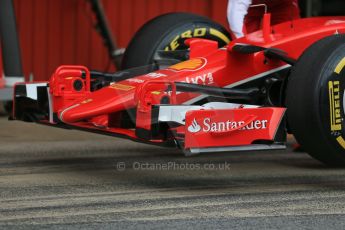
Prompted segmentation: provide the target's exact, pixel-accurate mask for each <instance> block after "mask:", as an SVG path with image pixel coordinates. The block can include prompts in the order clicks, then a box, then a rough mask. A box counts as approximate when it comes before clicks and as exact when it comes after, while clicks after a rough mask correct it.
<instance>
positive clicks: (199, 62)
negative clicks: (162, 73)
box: [168, 58, 207, 72]
mask: <svg viewBox="0 0 345 230" xmlns="http://www.w3.org/2000/svg"><path fill="white" fill-rule="evenodd" d="M206 64H207V60H206V59H205V58H193V59H190V60H188V61H184V62H180V63H178V64H176V65H173V66H170V67H169V68H168V70H172V71H175V72H180V71H197V70H200V69H202V68H203V67H204V66H205V65H206Z"/></svg>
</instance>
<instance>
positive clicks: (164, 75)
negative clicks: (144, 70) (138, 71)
mask: <svg viewBox="0 0 345 230" xmlns="http://www.w3.org/2000/svg"><path fill="white" fill-rule="evenodd" d="M146 76H148V77H151V78H159V77H166V76H167V75H166V74H163V73H149V74H146Z"/></svg>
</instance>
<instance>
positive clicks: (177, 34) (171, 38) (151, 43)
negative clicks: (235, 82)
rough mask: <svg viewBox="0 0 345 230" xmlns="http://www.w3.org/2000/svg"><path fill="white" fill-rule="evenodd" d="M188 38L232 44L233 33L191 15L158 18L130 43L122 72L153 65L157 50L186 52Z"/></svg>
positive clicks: (200, 17)
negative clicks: (231, 34) (185, 42)
mask: <svg viewBox="0 0 345 230" xmlns="http://www.w3.org/2000/svg"><path fill="white" fill-rule="evenodd" d="M187 38H204V39H210V40H214V41H217V42H218V44H219V46H220V47H222V46H225V45H226V44H227V43H229V42H230V34H229V33H228V31H227V30H226V29H225V28H224V27H223V26H221V25H220V24H218V23H216V22H213V21H212V20H210V19H208V18H206V17H203V16H199V15H195V14H190V13H168V14H164V15H161V16H158V17H156V18H154V19H152V20H150V21H149V22H147V23H146V24H145V25H144V26H143V27H141V28H140V29H139V31H138V32H136V34H135V35H134V37H133V38H132V40H131V41H130V43H129V45H128V47H127V49H126V52H125V54H124V57H123V61H122V69H129V68H133V67H138V66H143V65H148V64H151V63H153V59H154V55H155V53H156V52H157V51H158V50H169V51H172V50H184V49H188V47H187V46H186V45H185V44H184V41H185V40H186V39H187Z"/></svg>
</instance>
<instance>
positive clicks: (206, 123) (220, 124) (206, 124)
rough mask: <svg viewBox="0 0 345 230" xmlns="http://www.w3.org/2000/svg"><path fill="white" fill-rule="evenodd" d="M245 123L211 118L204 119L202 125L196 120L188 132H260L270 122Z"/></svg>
mask: <svg viewBox="0 0 345 230" xmlns="http://www.w3.org/2000/svg"><path fill="white" fill-rule="evenodd" d="M245 124H246V122H245V121H231V120H227V121H217V122H215V121H212V119H211V118H204V120H203V121H202V123H201V124H199V123H198V122H197V120H196V119H195V118H194V120H193V122H192V124H191V125H190V126H188V128H187V129H188V131H189V132H191V133H198V132H200V131H202V132H205V133H208V132H228V131H231V130H260V129H267V125H268V120H253V121H252V122H250V123H249V124H247V125H245Z"/></svg>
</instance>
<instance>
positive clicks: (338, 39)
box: [286, 35, 345, 167]
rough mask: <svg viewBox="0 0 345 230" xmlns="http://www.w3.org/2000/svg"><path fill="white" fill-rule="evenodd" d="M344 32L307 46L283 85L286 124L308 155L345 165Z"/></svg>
mask: <svg viewBox="0 0 345 230" xmlns="http://www.w3.org/2000/svg"><path fill="white" fill-rule="evenodd" d="M344 90H345V35H332V36H329V37H326V38H324V39H322V40H320V41H318V42H316V43H315V44H313V45H312V46H310V47H309V48H308V49H307V50H306V51H305V52H304V53H303V55H302V56H301V57H300V58H299V60H298V62H297V63H296V65H295V66H294V67H293V69H292V72H291V75H290V77H289V80H288V85H287V97H286V106H287V119H288V124H289V127H290V129H291V131H292V133H293V135H294V136H295V137H296V139H297V141H298V142H299V143H300V144H301V145H302V148H303V149H305V150H306V151H307V152H308V153H309V154H310V155H311V156H312V157H314V158H316V159H318V160H320V161H322V162H324V163H325V164H328V165H331V166H342V167H343V166H345V123H344V117H345V113H344V112H345V111H344V110H345V109H344V106H345V104H344V101H345V94H344Z"/></svg>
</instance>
